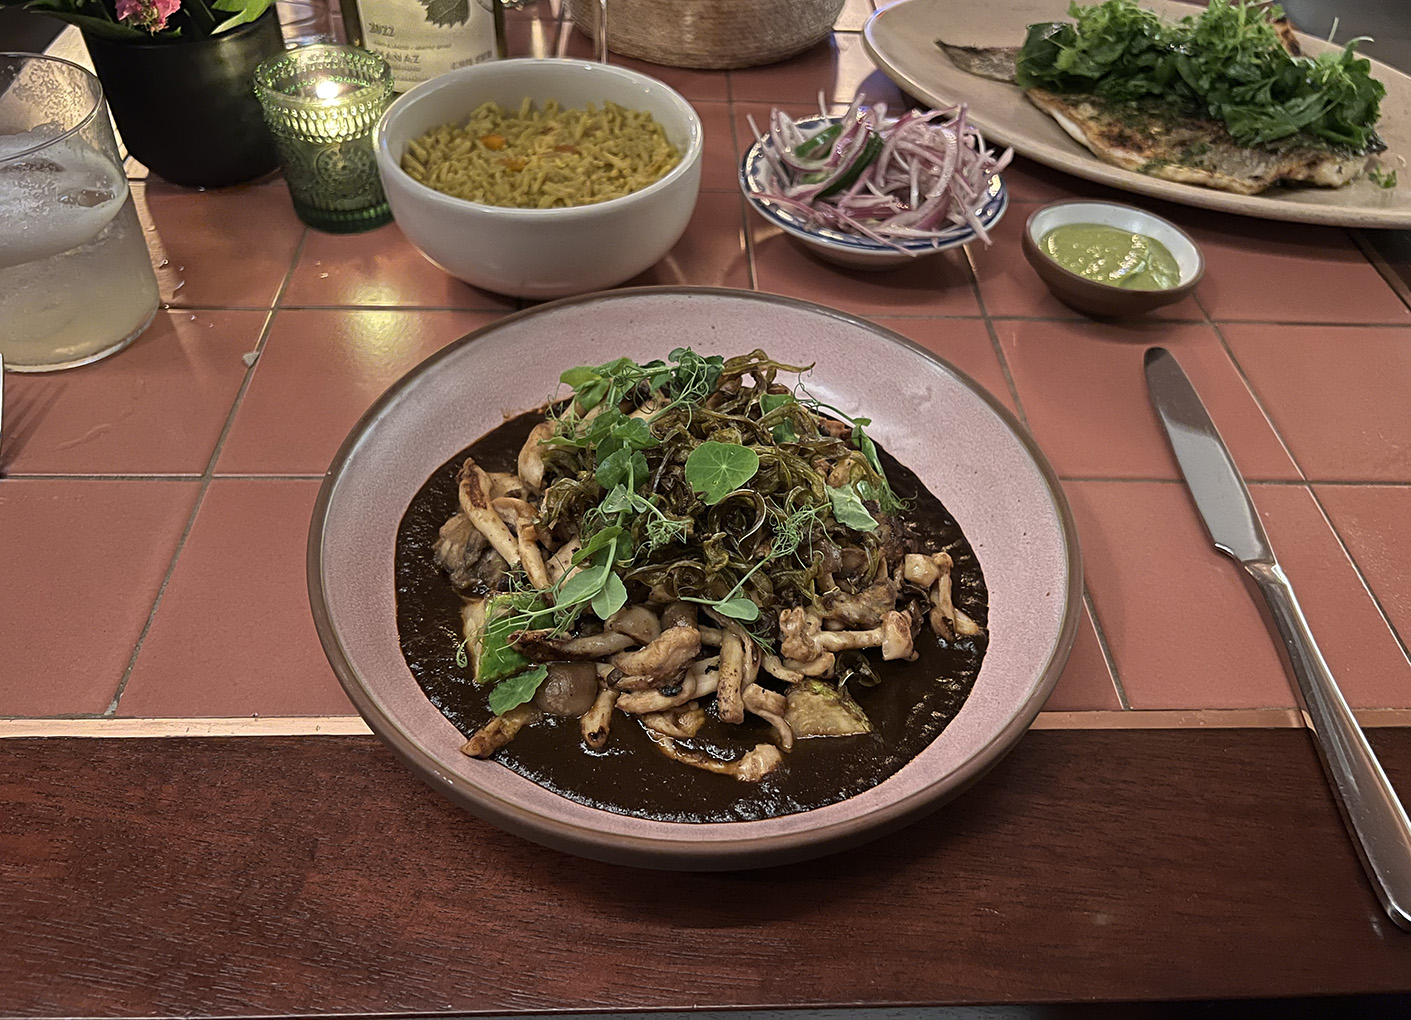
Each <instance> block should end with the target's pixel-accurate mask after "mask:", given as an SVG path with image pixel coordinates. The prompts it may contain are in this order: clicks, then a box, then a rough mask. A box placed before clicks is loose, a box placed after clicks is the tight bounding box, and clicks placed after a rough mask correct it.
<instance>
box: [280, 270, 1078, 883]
mask: <svg viewBox="0 0 1411 1020" xmlns="http://www.w3.org/2000/svg"><path fill="white" fill-rule="evenodd" d="M678 346H686V347H691V348H693V349H694V350H696V351H699V352H701V353H707V352H709V353H719V354H724V355H730V354H735V353H738V352H741V351H749V350H752V349H754V348H756V347H759V348H763V349H766V350H768V351H769V353H770V355H771V356H772V357H775V358H780V359H782V360H784V361H785V362H787V363H792V364H810V363H813V364H814V366H815V367H814V368H813V369H812V370H811V371H810V372H809V373H808V375H807V385H808V389H809V393H810V394H811V395H812V396H814V397H816V398H817V399H818V400H819V401H822V402H824V403H826V404H828V405H829V406H830V407H833V408H836V409H838V410H839V411H841V412H842V413H844V414H848V415H859V414H863V413H866V414H868V415H870V416H871V417H872V419H873V421H872V424H871V425H869V426H868V429H869V434H870V435H872V436H873V438H875V439H876V441H877V442H878V443H879V444H880V445H881V446H882V447H883V448H884V449H885V450H887V451H888V452H889V453H891V454H893V455H894V456H895V457H896V458H897V459H898V460H899V461H901V462H902V463H903V464H905V465H907V466H908V467H909V468H910V469H911V470H912V471H914V472H915V473H916V474H917V476H918V477H919V478H920V480H921V482H922V483H923V484H925V485H926V486H927V487H928V488H929V489H931V491H933V492H935V493H937V494H938V495H939V496H940V497H941V498H942V499H943V500H944V502H945V505H946V508H947V509H948V510H949V511H950V513H951V515H952V516H953V517H954V519H955V520H956V521H957V522H958V523H959V525H960V527H961V528H962V529H963V530H964V532H965V535H966V537H967V538H968V539H969V541H970V543H971V545H972V546H973V547H974V549H975V552H976V555H977V557H978V558H979V562H980V567H981V569H982V570H983V571H984V578H985V586H986V589H987V593H988V604H989V605H988V621H987V622H988V627H989V633H990V642H989V647H988V650H987V651H986V652H985V658H984V662H983V664H982V666H981V668H980V673H979V675H978V677H977V678H976V680H975V686H974V689H973V690H972V691H971V692H970V695H969V697H968V698H966V700H965V704H964V706H963V707H962V708H961V709H960V712H959V713H958V714H957V715H956V716H955V718H954V719H952V720H951V721H950V723H949V724H948V725H947V726H946V727H945V729H944V730H943V731H942V732H941V733H940V734H939V735H938V736H937V737H936V738H935V740H933V741H932V742H931V743H930V744H929V745H928V746H927V747H926V748H925V749H924V750H922V751H921V752H920V753H919V754H917V755H916V757H915V758H914V759H912V760H911V761H910V762H908V763H907V764H906V765H904V766H903V767H902V768H901V769H900V770H899V771H898V772H896V773H895V774H894V775H892V776H891V777H889V778H887V779H885V780H884V781H882V782H881V783H879V784H878V785H877V786H875V787H872V788H871V789H868V790H864V791H862V792H860V793H857V794H855V795H854V796H851V797H847V798H844V799H843V800H840V801H838V802H836V803H833V804H828V805H826V806H823V807H818V808H814V809H812V810H808V811H800V812H796V813H793V814H785V815H780V816H777V817H770V818H758V819H750V820H740V821H730V822H684V821H666V820H659V819H651V818H641V817H636V816H633V815H628V814H619V813H616V812H612V811H607V810H602V809H599V808H595V807H592V806H590V805H589V804H585V803H582V802H579V801H577V800H573V799H570V798H568V797H565V796H560V795H559V794H557V793H554V792H552V791H550V790H549V789H547V788H545V787H543V786H540V785H538V784H536V783H534V782H533V781H531V780H530V779H528V778H526V777H525V776H522V775H520V774H519V773H517V772H514V771H512V770H511V769H509V768H507V767H505V766H504V765H502V764H500V763H499V762H498V761H494V760H481V759H478V758H468V757H466V756H465V755H464V754H462V753H461V750H460V748H461V746H462V744H464V743H465V739H466V738H465V735H464V734H462V733H461V732H460V731H459V730H457V728H456V727H455V726H454V725H453V724H452V723H451V722H450V720H448V719H447V717H446V716H445V715H443V714H442V713H441V712H440V711H439V710H438V709H437V708H436V706H435V705H433V704H432V703H431V702H430V701H429V700H428V698H427V696H426V694H425V693H424V692H423V691H422V689H421V687H420V686H419V685H418V683H417V679H416V677H415V676H413V674H412V672H411V670H410V668H409V667H408V665H407V661H406V657H405V656H404V655H403V653H402V646H401V638H400V635H399V629H398V622H397V615H398V614H397V588H398V579H397V574H396V565H395V559H396V557H395V550H396V543H397V535H398V529H399V527H400V526H401V521H402V519H403V515H404V514H405V513H406V512H407V507H408V504H409V503H410V501H411V500H412V498H413V497H414V496H415V495H416V493H417V492H418V491H419V490H420V489H421V487H422V486H423V485H424V484H425V482H426V480H427V478H428V477H430V476H431V475H432V474H433V473H434V472H437V471H438V470H440V469H441V467H442V465H444V464H446V462H447V461H448V460H450V459H451V458H453V457H457V456H459V453H460V451H462V450H463V449H464V448H465V447H466V446H467V445H469V443H470V442H471V441H473V440H474V439H476V438H477V437H479V436H480V435H482V434H484V433H485V432H487V431H489V430H490V429H492V428H495V427H496V426H498V425H500V424H502V423H503V422H504V421H505V420H506V419H507V418H509V417H512V416H513V415H515V414H518V413H520V412H522V411H525V410H528V409H529V408H532V407H536V406H539V405H541V404H542V403H543V402H544V400H545V399H547V398H549V397H551V396H552V395H553V394H554V393H555V391H556V390H557V388H558V379H559V374H560V373H561V372H562V371H563V370H564V368H565V367H568V366H574V365H584V364H595V363H601V362H602V361H605V360H607V359H609V358H613V357H618V356H621V357H626V358H630V359H632V360H634V361H638V362H645V361H647V360H650V359H653V358H665V357H667V356H668V353H669V352H670V351H671V349H672V348H673V347H678ZM526 351H528V352H532V353H531V354H530V356H528V357H526V356H525V352H526ZM426 566H427V569H428V570H434V569H435V567H434V566H433V565H431V564H427V565H426ZM308 583H309V597H310V601H311V605H312V609H313V616H314V621H315V625H316V626H317V628H318V633H319V636H320V639H321V640H322V642H323V647H324V650H325V651H326V652H327V654H328V658H329V661H330V662H331V663H332V664H333V668H334V670H335V671H336V672H337V674H338V677H339V679H340V680H341V681H342V683H343V686H344V689H345V690H346V691H347V692H348V695H349V697H350V698H351V699H352V700H353V703H354V704H355V705H356V706H357V709H358V711H359V712H360V713H362V715H363V717H364V718H365V719H367V721H368V724H369V725H370V726H371V727H372V729H373V730H374V731H375V732H376V733H377V735H378V736H379V737H381V738H382V739H383V740H384V741H385V742H386V743H387V744H388V746H389V747H390V748H391V749H392V750H393V751H394V752H395V753H396V754H397V755H398V756H399V757H401V758H402V760H403V761H405V762H406V763H407V764H408V765H409V766H410V767H411V768H412V769H413V770H414V771H415V772H416V774H417V775H419V776H421V777H422V778H423V779H425V780H426V782H427V783H429V784H430V785H431V786H432V787H433V788H434V789H435V790H437V791H438V792H439V793H440V794H442V795H443V796H446V797H448V798H450V799H451V800H452V801H454V802H455V803H457V804H460V805H462V806H463V807H465V808H467V809H468V810H470V811H472V812H474V813H475V814H477V815H479V816H480V817H482V818H484V819H486V820H488V821H490V822H492V823H494V824H495V825H498V826H501V827H502V828H504V829H507V830H508V831H510V832H514V833H518V834H520V835H523V836H526V837H528V838H530V839H533V840H536V841H538V842H540V843H543V844H545V845H547V846H551V847H555V848H558V849H561V850H567V851H571V852H573V853H576V854H581V855H583V856H586V857H592V858H596V859H599V860H606V861H612V862H614V863H618V864H631V865H638V866H647V867H656V868H671V869H678V870H720V869H727V868H740V867H755V866H762V865H768V864H783V863H787V862H789V861H797V860H802V859H804V858H807V857H815V856H818V855H820V854H824V853H829V852H832V851H835V850H840V849H843V848H845V847H848V846H854V845H856V844H858V843H861V842H863V841H865V840H868V839H873V838H875V837H877V836H879V835H881V834H883V833H885V832H889V831H892V830H894V829H896V828H898V827H899V826H901V825H905V824H907V823H908V822H910V821H912V820H914V819H916V818H919V817H920V816H921V815H923V814H925V813H926V812H928V811H931V810H933V809H935V808H936V807H938V806H939V805H940V804H942V803H944V802H945V801H946V800H949V799H950V798H951V797H954V796H955V795H956V794H958V793H959V792H960V791H962V790H964V789H966V788H967V787H969V786H970V785H971V784H973V783H974V782H976V780H978V779H979V778H980V776H982V775H983V774H984V773H985V772H986V770H988V769H989V768H990V767H991V766H993V765H994V764H995V763H996V762H998V761H999V760H1000V758H1002V757H1003V756H1004V754H1005V753H1006V752H1008V751H1009V749H1010V748H1011V747H1013V746H1014V744H1015V742H1016V741H1018V740H1019V738H1020V737H1021V736H1022V735H1023V733H1024V732H1025V730H1026V729H1027V728H1028V726H1029V724H1030V723H1031V722H1032V721H1033V719H1034V717H1035V715H1036V714H1037V713H1038V711H1039V709H1040V707H1041V706H1042V705H1043V703H1044V700H1045V698H1047V696H1048V694H1049V691H1050V690H1052V688H1053V685H1054V683H1055V682H1056V681H1057V679H1058V676H1059V673H1060V672H1061V671H1062V669H1063V665H1064V662H1065V660H1066V659H1067V657H1068V653H1069V650H1070V649H1071V647H1072V644H1073V638H1074V634H1075V633H1076V631H1077V625H1078V619H1079V615H1080V614H1081V612H1082V589H1083V585H1082V567H1081V563H1080V561H1079V555H1078V544H1077V532H1076V529H1075V527H1074V524H1073V519H1072V514H1071V512H1070V510H1069V508H1068V505H1067V502H1066V500H1065V498H1064V495H1063V490H1062V488H1061V486H1060V485H1059V483H1058V479H1057V476H1056V475H1055V474H1054V472H1053V469H1052V468H1051V467H1050V466H1049V465H1048V463H1047V461H1046V460H1045V459H1044V457H1043V454H1042V453H1040V452H1039V450H1038V448H1037V447H1036V446H1035V445H1034V442H1033V440H1032V438H1030V436H1029V434H1028V433H1027V432H1026V431H1025V430H1024V428H1023V427H1022V426H1021V425H1020V424H1019V423H1018V422H1017V421H1016V420H1015V419H1014V417H1013V415H1012V414H1010V412H1009V411H1008V410H1007V409H1006V408H1005V407H1004V406H1002V405H1001V404H1000V403H999V402H998V401H996V400H995V399H994V398H993V397H991V396H990V395H989V394H988V393H986V392H985V391H984V390H983V389H982V388H981V387H979V386H978V385H977V384H976V383H974V382H973V381H971V380H970V379H969V378H968V377H966V376H965V375H963V374H962V373H961V372H959V371H958V370H956V369H955V368H953V367H952V366H950V365H948V364H946V363H945V362H943V361H941V360H940V359H938V358H936V357H935V356H934V355H933V354H931V353H929V352H928V351H926V350H924V349H922V348H921V347H919V346H918V345H916V344H914V343H912V342H911V341H909V340H907V339H905V338H903V337H901V336H899V335H897V334H896V333H892V332H890V331H889V330H886V329H884V328H882V327H880V326H877V325H876V324H874V323H870V322H867V321H865V320H863V319H859V318H857V317H855V316H851V315H847V314H845V313H843V312H839V311H836V310H834V309H830V308H824V307H822V306H819V305H813V304H808V303H806V302H802V301H796V300H792V299H789V298H783V297H778V296H775V295H769V294H758V293H755V292H752V291H729V290H712V289H709V288H702V287H681V288H671V287H642V288H628V289H623V290H613V291H607V292H602V293H596V294H589V295H585V296H582V297H575V298H568V299H565V300H562V301H555V302H552V303H550V304H544V305H536V306H534V307H533V308H530V309H527V310H524V311H520V312H516V313H513V314H511V315H508V316H505V317H504V318H502V319H498V320H496V321H495V322H494V323H492V324H490V325H489V326H487V327H484V328H482V329H480V330H478V331H477V332H475V333H472V334H470V335H469V336H467V337H465V338H463V339H462V340H460V341H458V342H456V343H452V344H450V345H448V346H446V347H444V348H442V349H441V350H440V351H438V352H437V353H436V354H434V355H432V356H431V357H430V358H428V359H427V360H426V361H425V362H423V363H422V364H421V365H419V366H418V367H417V368H415V369H414V370H412V371H411V372H410V373H408V374H407V375H406V376H405V377H404V378H403V379H401V380H400V381H398V382H397V383H395V384H394V385H393V386H391V387H390V388H389V389H388V390H387V392H386V393H385V394H384V395H383V396H382V397H381V398H380V399H379V400H378V402H377V403H376V404H375V405H373V407H371V408H370V409H369V410H368V412H367V413H366V414H365V415H363V418H362V420H361V421H360V422H359V423H358V424H357V426H356V427H355V428H354V429H353V431H352V432H351V433H350V435H349V436H348V439H347V441H346V442H345V443H344V444H343V447H342V449H341V450H340V451H339V453H338V455H337V457H335V458H334V461H333V464H332V466H331V467H330V468H329V472H328V475H327V476H326V478H325V480H324V483H323V487H322V489H321V490H320V493H319V499H318V504H317V506H316V507H315V510H314V515H313V523H312V526H311V530H310V534H309V546H308ZM576 739H577V738H576V735H575V736H574V740H575V741H576ZM690 771H691V772H692V773H694V770H690ZM697 775H699V774H694V775H683V776H682V777H681V782H683V783H690V782H692V781H693V780H694V779H695V777H696V776H697ZM467 832H468V833H470V838H472V839H473V838H474V836H473V832H472V830H467Z"/></svg>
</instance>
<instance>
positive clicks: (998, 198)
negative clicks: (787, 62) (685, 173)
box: [740, 116, 1009, 270]
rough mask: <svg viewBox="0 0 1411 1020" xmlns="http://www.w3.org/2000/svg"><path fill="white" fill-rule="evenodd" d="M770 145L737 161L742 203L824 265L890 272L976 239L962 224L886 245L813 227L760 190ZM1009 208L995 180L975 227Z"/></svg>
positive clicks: (815, 121) (815, 122) (814, 121)
mask: <svg viewBox="0 0 1411 1020" xmlns="http://www.w3.org/2000/svg"><path fill="white" fill-rule="evenodd" d="M838 119H839V118H837V117H823V116H816V117H801V118H799V119H798V120H797V121H796V122H795V123H797V124H798V126H799V127H800V128H801V129H803V130H804V131H805V132H807V133H812V132H813V131H815V130H821V129H823V128H826V127H827V126H828V125H830V124H835V123H837V121H838ZM773 146H774V143H773V142H772V141H771V140H770V138H769V136H768V135H765V136H764V137H762V138H760V139H758V140H757V141H756V142H755V143H754V145H753V146H751V147H750V150H749V152H747V153H745V157H744V159H743V160H741V161H740V190H741V191H743V192H744V193H745V198H747V199H748V200H749V202H750V205H751V206H753V207H754V210H755V212H757V213H759V215H760V216H762V217H764V219H766V220H768V221H769V222H770V223H773V224H774V225H775V226H777V227H779V228H781V229H782V230H783V231H784V232H785V233H786V234H788V235H789V236H791V237H793V238H795V239H796V240H798V241H799V243H801V244H802V245H803V246H804V247H805V248H807V249H808V250H809V251H810V252H812V253H813V254H814V255H816V256H818V257H819V258H820V259H823V260H824V261H825V262H831V263H833V264H834V265H838V266H844V267H846V268H848V269H863V270H879V269H895V268H897V267H899V266H905V265H910V264H911V263H913V262H915V261H916V260H917V259H918V258H924V257H925V256H927V255H934V254H936V253H937V252H942V251H946V250H947V249H950V248H956V247H959V246H960V245H962V244H968V243H969V242H971V241H973V240H975V239H976V237H978V236H979V235H978V234H977V233H976V232H975V230H974V229H973V228H971V227H970V226H968V225H961V226H954V227H951V228H950V229H949V230H946V231H944V232H943V233H941V234H940V236H938V237H936V238H931V239H926V240H902V241H899V242H898V243H897V245H890V244H883V243H882V242H880V241H874V240H873V239H872V238H870V237H863V236H862V235H860V234H850V233H844V232H843V231H841V230H833V229H831V228H827V227H820V226H818V225H816V224H813V223H811V222H809V220H808V219H807V218H805V217H803V216H801V215H799V214H798V213H796V212H793V211H791V210H789V209H786V208H784V207H782V206H780V205H776V204H775V203H774V202H771V201H769V199H767V198H765V197H764V193H765V192H766V191H767V190H768V188H767V187H766V185H765V178H766V174H767V168H768V165H767V163H766V162H765V153H766V152H768V151H771V150H772V149H773ZM1008 208H1009V192H1008V190H1007V189H1006V188H1005V186H1004V182H1003V181H1002V180H1000V179H999V178H998V177H996V178H994V179H993V180H992V181H991V182H990V187H989V189H988V190H987V191H986V192H985V194H984V195H983V196H982V197H981V199H980V201H979V202H978V203H977V204H976V208H975V215H976V218H977V219H978V220H979V222H980V225H981V226H982V227H983V228H985V229H986V230H988V229H989V228H990V227H993V226H994V225H995V224H996V223H998V222H999V221H1000V217H1002V216H1003V215H1004V213H1005V210H1006V209H1008ZM899 249H900V250H899Z"/></svg>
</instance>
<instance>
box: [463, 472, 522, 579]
mask: <svg viewBox="0 0 1411 1020" xmlns="http://www.w3.org/2000/svg"><path fill="white" fill-rule="evenodd" d="M456 493H457V496H458V497H459V499H460V505H461V512H462V513H463V514H465V515H466V517H468V518H469V519H470V522H471V523H472V524H474V525H475V527H476V530H478V531H479V532H480V533H481V534H482V535H484V536H485V538H486V539H487V540H488V541H489V543H490V544H491V545H492V546H494V549H495V551H496V552H497V553H499V554H500V555H501V556H503V557H504V559H505V562H506V563H508V564H509V565H510V566H512V567H517V566H519V543H518V542H516V541H515V537H514V535H512V534H510V529H509V526H508V525H507V524H505V522H504V521H503V520H502V519H501V518H500V515H499V514H498V513H496V512H495V509H494V508H493V507H492V506H491V505H490V479H489V477H487V476H486V474H485V472H484V471H483V470H482V469H481V468H480V466H479V465H478V464H476V463H475V461H474V460H473V459H472V458H470V457H467V458H466V459H465V463H464V464H463V465H461V471H460V475H459V476H457V479H456Z"/></svg>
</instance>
